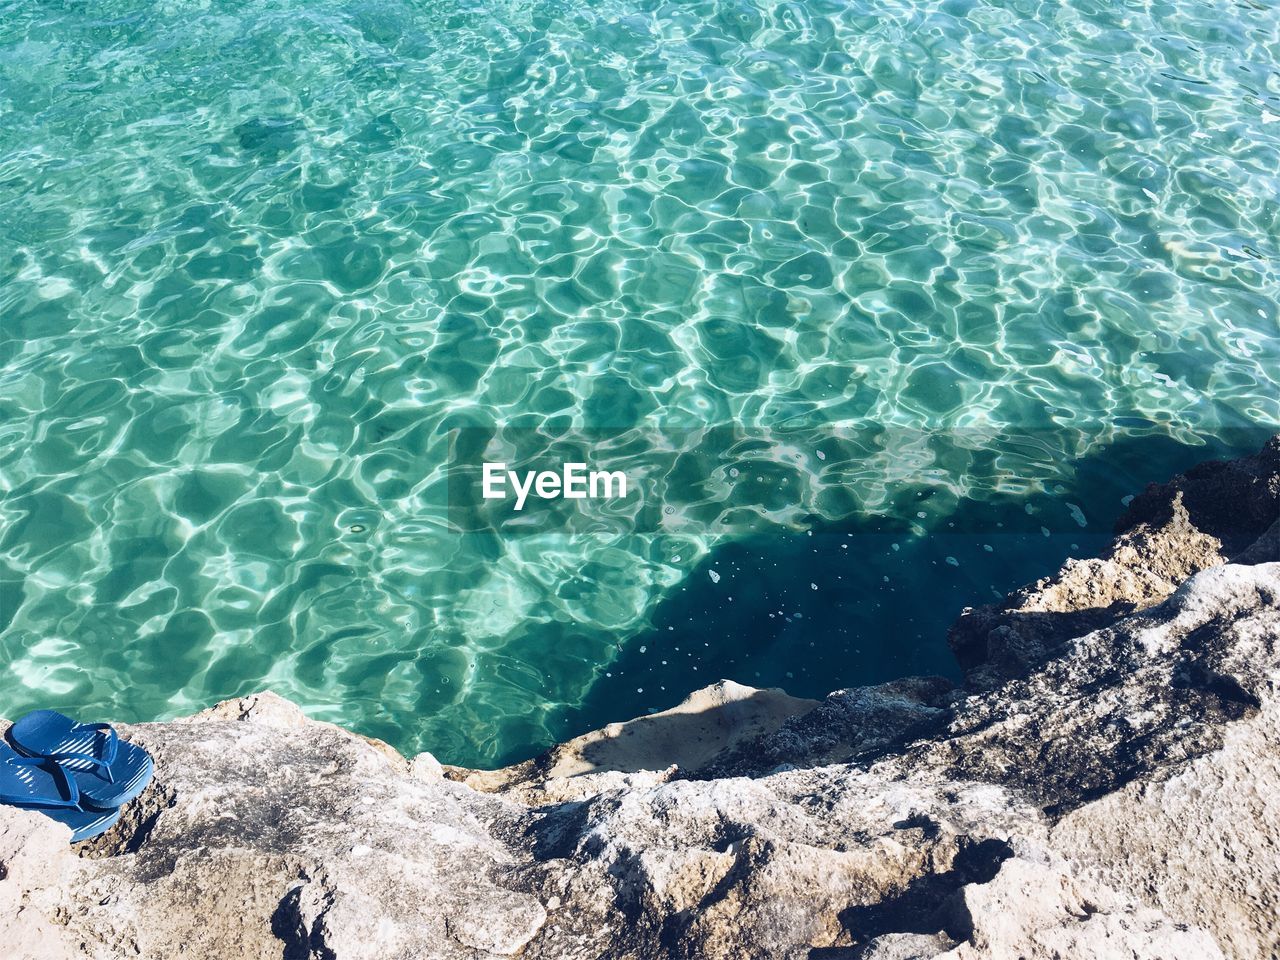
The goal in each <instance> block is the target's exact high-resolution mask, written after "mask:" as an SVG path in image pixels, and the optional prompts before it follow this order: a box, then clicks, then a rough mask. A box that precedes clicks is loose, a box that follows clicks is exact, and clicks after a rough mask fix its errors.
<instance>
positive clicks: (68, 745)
mask: <svg viewBox="0 0 1280 960" xmlns="http://www.w3.org/2000/svg"><path fill="white" fill-rule="evenodd" d="M9 739H10V740H12V741H13V742H14V744H15V745H16V746H17V748H18V750H20V751H21V752H22V753H25V754H26V755H27V756H29V757H40V758H44V759H47V760H54V761H57V763H58V766H60V767H62V769H63V770H65V771H66V772H67V775H68V777H69V778H70V780H71V781H72V782H74V783H75V785H76V789H77V790H78V792H79V797H80V803H81V805H82V806H85V807H93V808H94V809H97V810H114V809H115V808H116V807H119V806H121V805H123V804H126V803H128V802H129V801H130V800H132V799H133V798H134V797H136V796H137V795H138V794H140V793H141V792H142V791H143V790H145V789H146V786H147V784H148V783H150V782H151V772H152V768H153V766H154V765H153V764H152V762H151V754H149V753H147V751H145V750H143V749H142V748H141V747H138V746H134V745H133V744H132V743H128V742H127V741H124V740H121V739H120V737H119V736H118V735H117V734H116V732H115V730H114V729H113V728H112V726H111V724H109V723H76V722H75V721H74V720H72V719H71V718H70V717H68V716H66V715H64V714H61V713H58V711H56V710H37V711H35V712H34V713H28V714H27V715H26V716H25V717H23V718H22V719H21V720H18V721H17V722H16V723H14V725H13V726H12V727H10V728H9Z"/></svg>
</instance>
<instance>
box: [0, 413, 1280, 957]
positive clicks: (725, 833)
mask: <svg viewBox="0 0 1280 960" xmlns="http://www.w3.org/2000/svg"><path fill="white" fill-rule="evenodd" d="M950 640H951V644H952V647H953V649H954V650H955V652H956V656H957V657H958V659H959V661H960V663H961V665H962V667H963V668H964V670H965V675H966V678H965V681H964V683H963V684H962V685H960V686H954V685H953V684H951V683H949V682H948V681H946V680H942V679H939V678H909V679H903V680H900V681H897V682H894V683H889V684H884V685H881V686H877V687H863V688H856V689H849V690H839V691H836V692H834V693H832V694H830V695H829V696H828V697H827V698H826V699H825V700H823V701H821V702H815V701H810V700H802V699H797V698H793V697H789V696H787V695H786V694H784V693H782V692H781V691H777V690H755V689H752V688H749V687H743V686H740V685H737V684H734V683H730V682H727V681H725V682H722V683H719V684H717V685H715V686H713V687H709V688H707V689H705V690H700V691H697V692H696V693H694V694H692V695H691V697H690V698H689V699H688V700H687V701H686V702H685V703H684V704H682V705H681V706H680V707H677V708H676V709H674V710H671V711H668V712H666V713H662V714H656V715H653V716H650V717H645V718H641V719H638V720H634V721H631V722H628V723H619V724H614V725H611V726H609V727H606V728H605V729H603V730H600V731H597V732H595V733H592V734H588V735H586V736H584V737H581V738H578V739H577V740H574V741H570V742H569V743H566V744H562V745H561V746H559V747H557V748H555V749H554V750H552V751H550V752H549V753H548V754H546V755H545V756H543V757H540V758H537V759H535V760H532V761H529V762H527V763H524V764H520V765H518V766H515V767H511V768H507V769H504V770H499V771H492V772H480V771H468V770H461V769H454V768H448V767H442V766H441V765H440V764H439V763H437V762H436V761H435V759H434V758H432V757H431V756H430V755H428V754H422V755H419V756H417V757H414V758H412V759H406V758H404V757H401V756H400V755H399V754H397V753H396V752H395V751H394V750H392V749H391V748H390V747H387V746H386V745H385V744H381V743H377V742H374V741H370V740H367V739H364V738H362V737H359V736H357V735H355V734H352V733H349V732H347V731H344V730H342V729H340V728H338V727H334V726H331V725H328V724H323V723H317V722H314V721H310V720H307V719H305V718H304V717H303V715H302V713H301V711H300V710H299V709H298V708H297V707H295V706H294V705H292V704H290V703H288V702H286V701H284V700H281V699H280V698H278V697H275V696H273V695H272V694H270V693H262V694H259V695H257V696H252V697H247V698H244V699H241V700H236V701H228V702H225V703H222V704H220V705H218V706H217V707H214V708H213V709H211V710H208V711H206V712H204V713H202V714H199V715H197V716H194V717H190V718H187V719H184V720H177V721H174V722H171V723H157V724H141V725H137V726H132V727H123V728H122V732H123V733H125V735H126V736H128V737H130V738H133V739H135V740H136V741H137V742H139V743H142V744H144V745H145V746H146V747H147V748H148V749H149V750H151V751H152V753H153V754H154V756H155V758H156V763H157V774H156V779H155V782H154V783H153V785H152V786H151V787H150V788H149V789H148V791H147V793H145V794H144V795H143V797H142V798H141V799H140V800H139V801H138V802H136V803H135V804H133V805H132V806H131V807H130V808H129V810H128V811H127V817H126V818H125V820H124V821H122V823H121V824H120V825H119V826H118V827H116V828H115V829H114V830H113V831H111V832H110V833H109V834H107V835H106V836H104V837H103V838H101V839H100V840H98V841H95V842H93V843H92V844H89V845H84V846H85V847H87V849H84V848H74V849H73V848H71V847H70V846H69V845H68V843H67V833H66V831H65V830H64V828H62V827H59V826H57V825H55V824H54V823H52V822H51V821H49V820H46V819H45V818H43V817H41V816H39V815H38V814H34V813H29V812H23V811H18V810H14V809H11V808H0V953H3V955H4V956H5V957H12V958H37V957H38V958H64V957H79V958H99V960H116V958H125V957H128V958H135V957H143V958H172V957H189V958H197V960H204V958H208V960H214V958H218V960H223V958H285V960H303V958H309V960H356V958H360V960H366V958H367V960H401V958H403V960H423V958H436V957H439V958H455V957H456V958H480V957H511V956H520V957H526V958H619V960H621V958H637V960H641V958H665V957H676V958H690V960H693V958H698V960H704V958H705V960H713V958H786V960H801V958H804V960H823V958H828V960H834V958H850V960H852V958H862V960H871V958H875V960H905V958H911V957H947V958H955V960H960V958H979V957H996V958H1059V957H1060V958H1091V957H1101V958H1113V957H1116V958H1118V957H1134V958H1148V957H1149V958H1157V957H1158V958H1165V960H1172V958H1201V957H1203V958H1212V957H1229V958H1241V960H1246V958H1247V960H1255V958H1256V960H1263V958H1268V957H1276V956H1280V919H1277V918H1278V917H1280V437H1277V438H1274V439H1273V440H1272V441H1271V442H1270V443H1269V444H1268V445H1267V446H1266V447H1265V448H1264V449H1263V450H1262V451H1261V452H1260V453H1259V454H1258V455H1256V456H1254V457H1249V458H1245V459H1242V460H1238V461H1233V462H1231V463H1206V464H1202V465H1201V466H1199V467H1197V468H1195V469H1193V470H1191V471H1189V472H1188V473H1187V474H1185V475H1183V476H1180V477H1178V478H1176V479H1174V480H1172V481H1171V482H1169V483H1166V484H1163V485H1155V486H1152V487H1150V488H1148V489H1147V490H1146V491H1144V492H1142V493H1141V494H1140V495H1138V496H1137V497H1136V498H1135V499H1134V500H1133V502H1132V503H1131V505H1130V506H1129V509H1128V512H1127V513H1126V515H1125V516H1124V517H1123V518H1122V520H1121V521H1120V523H1119V524H1118V528H1117V534H1116V538H1115V540H1114V542H1113V543H1112V546H1111V548H1110V549H1109V550H1108V551H1107V553H1106V554H1105V555H1104V556H1102V557H1099V558H1094V559H1086V560H1071V561H1068V562H1067V563H1066V564H1065V565H1064V566H1063V567H1062V569H1061V570H1060V571H1059V573H1058V574H1056V575H1055V576H1053V577H1049V578H1047V579H1044V580H1041V581H1039V582H1037V583H1035V584H1032V585H1029V586H1027V587H1024V588H1023V589H1021V590H1018V591H1015V592H1014V593H1013V594H1011V595H1010V596H1009V597H1008V598H1007V599H1006V600H1005V601H1004V602H1003V603H1001V604H998V605H994V606H990V607H984V608H980V609H975V610H967V611H964V613H963V614H962V615H961V616H960V618H959V620H958V621H957V622H956V624H955V626H954V627H953V629H952V632H951V636H950Z"/></svg>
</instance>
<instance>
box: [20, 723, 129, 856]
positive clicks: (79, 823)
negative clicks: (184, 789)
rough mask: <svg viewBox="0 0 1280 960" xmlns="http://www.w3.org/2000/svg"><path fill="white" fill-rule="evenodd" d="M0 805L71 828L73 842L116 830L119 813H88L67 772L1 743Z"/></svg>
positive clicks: (45, 760) (110, 811)
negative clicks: (81, 804) (19, 808)
mask: <svg viewBox="0 0 1280 960" xmlns="http://www.w3.org/2000/svg"><path fill="white" fill-rule="evenodd" d="M0 803H7V804H9V805H10V806H14V807H22V808H23V809H25V810H37V811H39V812H40V813H43V814H44V815H45V816H46V817H48V818H49V819H50V820H56V821H58V823H63V824H66V825H67V826H68V827H70V828H71V842H72V843H78V842H79V841H81V840H88V839H89V838H91V837H96V836H98V835H99V834H101V833H105V832H106V831H107V830H109V829H111V828H112V827H113V826H115V823H116V821H117V820H119V819H120V811H119V810H85V809H83V808H82V807H81V806H80V791H79V790H78V789H77V788H76V783H75V781H74V780H73V779H72V778H71V776H70V775H69V774H68V773H67V771H66V770H64V769H62V767H60V766H58V764H57V763H55V762H54V761H52V760H47V759H45V758H44V757H35V758H32V757H24V756H23V755H22V754H20V753H18V752H17V751H16V750H14V749H13V748H12V747H11V746H9V745H8V744H7V743H4V742H3V741H0Z"/></svg>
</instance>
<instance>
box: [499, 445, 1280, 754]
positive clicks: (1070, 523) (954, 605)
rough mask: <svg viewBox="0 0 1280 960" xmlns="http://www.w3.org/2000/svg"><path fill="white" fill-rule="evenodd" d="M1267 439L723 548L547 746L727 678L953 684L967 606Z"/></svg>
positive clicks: (1104, 464) (1039, 572)
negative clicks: (1152, 492)
mask: <svg viewBox="0 0 1280 960" xmlns="http://www.w3.org/2000/svg"><path fill="white" fill-rule="evenodd" d="M1270 433H1271V431H1268V430H1263V429H1259V430H1247V429H1242V430H1239V431H1235V432H1232V433H1230V434H1229V435H1227V436H1226V437H1225V438H1220V439H1207V440H1206V442H1205V443H1204V444H1203V445H1194V446H1193V445H1189V444H1183V443H1180V442H1178V441H1176V440H1174V439H1172V438H1169V437H1161V436H1139V437H1127V438H1122V439H1118V440H1117V441H1116V442H1114V443H1112V444H1110V445H1109V446H1108V447H1107V448H1105V449H1104V450H1102V451H1101V452H1099V453H1097V454H1093V455H1090V456H1088V457H1086V458H1083V459H1081V460H1079V461H1077V462H1076V463H1075V464H1074V465H1073V470H1072V471H1071V472H1072V473H1073V475H1074V479H1073V481H1072V482H1070V483H1069V484H1064V485H1062V486H1059V487H1056V488H1055V489H1054V490H1052V491H1050V492H1047V493H1044V494H1040V495H1036V496H1032V497H1029V498H1026V497H1021V498H1012V497H1010V498H1008V499H1005V500H1000V501H993V502H976V501H973V500H963V501H961V502H960V503H959V504H957V506H956V509H955V510H954V512H953V513H952V514H951V516H950V517H949V519H948V520H946V521H944V522H943V523H942V524H941V525H940V527H939V528H938V529H936V530H934V531H932V532H929V533H926V534H923V535H918V534H917V533H914V532H913V531H912V530H911V524H910V522H908V521H906V520H903V519H900V518H886V519H882V520H876V519H870V520H868V519H860V520H855V521H846V522H841V523H833V524H820V525H817V526H815V527H814V528H813V529H811V530H810V531H807V532H803V533H787V534H775V535H761V536H757V537H754V538H751V539H748V540H744V541H739V542H736V543H729V544H725V545H724V546H722V547H720V548H718V549H716V550H715V551H714V552H713V553H712V554H711V555H710V556H709V557H707V558H706V559H705V560H704V562H703V563H702V564H701V565H700V566H699V568H698V569H697V570H695V571H694V572H693V574H692V575H691V576H690V577H689V578H688V579H687V580H686V582H685V583H684V584H683V585H681V586H680V587H678V588H676V590H675V591H674V592H673V593H672V594H671V595H670V596H669V597H667V598H666V599H664V600H663V601H662V602H661V604H660V605H659V606H658V608H657V609H656V611H655V612H654V615H653V617H652V626H651V628H650V629H648V630H646V631H644V632H643V633H641V634H640V635H638V636H635V637H632V638H631V639H629V640H627V641H626V642H625V643H624V644H623V645H622V647H621V651H620V653H619V655H618V657H617V658H616V660H615V661H614V662H613V663H612V664H610V665H609V666H608V667H607V668H606V669H605V670H604V671H603V673H602V674H601V676H600V678H599V679H598V680H597V682H596V683H595V685H594V686H593V687H592V689H591V691H590V692H589V694H588V695H587V697H586V698H585V699H584V701H583V702H582V704H581V705H580V706H579V707H576V708H572V709H566V710H565V711H563V712H562V714H561V715H560V716H559V717H558V718H556V723H557V724H558V731H557V736H558V737H559V738H560V739H567V738H569V737H572V736H576V735H578V734H580V733H584V732H586V731H588V730H591V729H595V728H598V727H600V726H602V725H604V724H606V723H609V722H612V721H617V720H625V719H629V718H631V717H635V716H639V715H642V714H645V713H649V712H653V711H656V710H664V709H667V708H669V707H672V706H674V705H675V704H677V703H679V702H680V701H681V700H682V699H684V697H685V696H687V695H688V693H689V692H690V691H692V690H695V689H697V688H699V687H703V686H706V685H708V684H711V683H714V682H715V681H717V680H719V679H722V678H725V679H731V680H735V681H737V682H739V683H745V684H749V685H751V686H757V687H782V688H783V689H785V690H786V691H787V692H788V693H789V694H791V695H793V696H798V697H815V698H821V697H823V696H824V695H825V694H827V693H828V692H830V691H831V690H835V689H839V688H841V687H848V686H858V685H864V684H874V683H881V682H885V681H888V680H893V679H895V678H898V677H901V676H906V675H913V674H936V675H943V676H947V677H950V678H952V679H959V669H958V667H957V665H956V662H955V659H954V657H953V656H952V654H951V652H950V650H949V649H948V647H947V644H946V632H947V628H948V627H949V626H950V624H951V623H952V622H953V621H954V620H955V618H956V617H957V616H958V615H959V613H960V611H961V609H962V608H964V607H965V606H976V605H978V604H984V603H991V602H994V601H996V600H999V599H1002V598H1003V597H1004V595H1005V594H1006V593H1007V592H1008V591H1009V590H1011V589H1014V588H1015V587H1018V586H1021V585H1022V584H1026V583H1030V582H1032V581H1034V580H1036V579H1037V578H1039V577H1043V576H1047V575H1048V574H1050V573H1052V572H1053V571H1055V570H1056V569H1057V568H1058V567H1059V566H1060V565H1061V564H1062V562H1063V561H1064V560H1065V559H1067V558H1068V557H1088V556H1094V555H1096V554H1098V553H1099V552H1100V551H1102V550H1103V549H1104V548H1105V547H1106V545H1107V543H1108V542H1109V541H1110V539H1111V536H1112V530H1113V527H1114V525H1115V522H1116V521H1117V519H1119V517H1120V516H1121V514H1122V513H1123V512H1124V509H1125V505H1126V503H1127V501H1128V498H1130V497H1131V496H1132V495H1134V494H1136V493H1139V492H1140V491H1141V490H1142V489H1143V488H1144V487H1145V486H1146V485H1147V484H1148V483H1153V482H1163V481H1166V480H1168V479H1169V478H1171V477H1173V476H1174V475H1175V474H1177V473H1181V472H1183V471H1185V470H1187V469H1189V468H1190V467H1192V466H1194V465H1195V464H1197V463H1200V462H1202V461H1205V460H1210V459H1225V458H1230V457H1236V456H1241V455H1245V454H1249V453H1253V452H1256V451H1257V449H1258V448H1259V447H1260V446H1261V445H1262V444H1263V442H1265V440H1266V439H1267V437H1268V436H1269V435H1270ZM901 506H902V509H901V510H900V511H899V514H900V516H910V515H911V513H910V511H909V510H908V509H907V508H908V506H909V505H908V504H902V505H901ZM713 574H714V576H713ZM529 755H530V751H523V752H521V753H519V754H512V755H508V756H506V757H503V758H500V759H501V762H502V763H509V762H514V761H516V760H519V759H523V758H525V757H527V756H529Z"/></svg>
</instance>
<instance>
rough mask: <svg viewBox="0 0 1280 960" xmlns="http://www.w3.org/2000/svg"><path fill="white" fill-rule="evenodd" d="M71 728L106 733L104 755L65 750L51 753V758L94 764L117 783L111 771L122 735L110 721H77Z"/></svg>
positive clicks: (111, 781)
mask: <svg viewBox="0 0 1280 960" xmlns="http://www.w3.org/2000/svg"><path fill="white" fill-rule="evenodd" d="M71 729H72V730H73V731H81V730H93V731H96V732H100V733H104V734H106V745H105V746H104V747H103V749H102V756H100V757H99V756H97V755H96V754H92V753H78V752H74V751H65V752H61V753H51V754H49V759H50V760H57V761H60V762H65V761H67V760H72V761H78V762H81V763H89V764H92V765H93V767H94V768H95V769H96V770H98V771H99V772H100V773H101V774H102V775H103V776H105V777H106V778H107V783H115V782H116V778H115V774H113V773H112V772H111V765H112V764H113V763H115V760H116V752H117V751H118V750H119V748H120V736H119V734H117V733H116V731H115V728H114V727H112V726H111V724H109V723H77V724H76V725H75V726H74V727H72V728H71Z"/></svg>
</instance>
